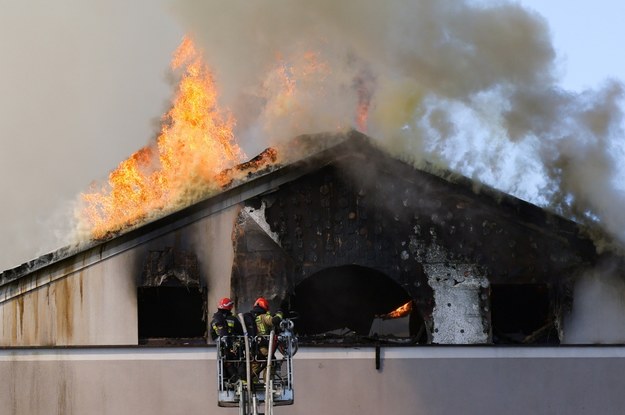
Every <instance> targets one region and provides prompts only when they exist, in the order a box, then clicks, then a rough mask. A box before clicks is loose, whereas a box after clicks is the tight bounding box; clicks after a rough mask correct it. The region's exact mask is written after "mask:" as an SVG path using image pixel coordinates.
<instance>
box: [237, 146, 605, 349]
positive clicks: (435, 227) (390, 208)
mask: <svg viewBox="0 0 625 415" xmlns="http://www.w3.org/2000/svg"><path fill="white" fill-rule="evenodd" d="M352 150H354V149H352ZM347 154H348V155H347V156H343V157H336V159H335V160H334V161H333V162H331V163H327V164H326V165H325V166H324V167H322V168H320V169H318V170H316V171H313V172H312V173H309V174H307V175H305V176H303V177H301V178H299V179H297V180H294V181H292V182H289V183H286V184H284V185H282V186H281V187H279V188H277V189H275V190H274V191H272V192H268V193H265V194H263V195H261V196H258V197H255V198H253V199H250V200H248V201H246V202H245V208H244V209H242V210H241V213H240V215H239V221H238V223H237V225H236V229H235V232H234V234H233V239H234V247H235V264H234V267H233V275H232V287H233V292H234V293H235V295H236V296H237V300H238V304H249V302H250V301H252V298H253V297H254V296H255V295H257V293H262V294H263V295H265V296H267V297H268V298H270V299H271V301H272V305H274V306H275V307H278V306H289V303H290V302H292V301H293V298H294V297H293V296H294V293H295V292H297V287H298V286H299V285H300V284H301V283H302V282H303V281H305V280H307V279H308V278H315V276H316V275H321V274H322V273H324V272H326V271H327V270H329V269H337V268H340V267H361V268H358V269H359V270H371V272H375V273H381V274H383V275H384V276H386V277H387V278H388V280H389V282H391V283H393V284H396V285H398V286H400V287H401V288H402V289H403V290H404V291H405V292H406V293H407V295H408V296H409V298H411V299H412V300H413V301H414V303H415V305H416V309H417V311H418V315H419V318H420V319H421V321H422V322H424V323H425V326H426V329H427V333H428V341H429V342H434V343H448V344H470V343H489V342H491V341H492V333H491V315H490V308H489V307H490V303H489V287H490V284H492V283H498V284H528V283H544V284H546V285H547V286H548V287H551V288H553V293H552V296H553V298H554V301H553V303H552V310H551V316H552V317H553V319H555V320H557V321H554V325H559V324H560V322H561V315H562V314H563V313H566V311H567V308H566V305H567V302H568V301H569V299H568V298H567V288H566V287H567V286H568V285H569V284H570V280H571V278H573V277H574V276H576V275H577V274H578V273H579V272H581V271H580V270H583V269H585V268H586V267H587V266H589V264H591V263H592V262H593V261H594V260H595V256H596V254H595V251H594V246H593V244H592V243H591V242H590V241H589V240H588V239H586V238H584V237H582V236H580V234H579V230H578V229H577V226H576V225H575V224H574V223H572V222H569V221H566V220H564V219H562V218H560V217H558V216H555V215H552V214H549V213H548V212H545V211H544V210H541V209H539V208H537V207H536V206H533V205H530V204H528V203H525V202H523V201H520V200H518V199H514V198H512V197H508V196H506V195H502V194H497V193H496V192H494V191H488V189H483V190H482V191H481V192H475V191H474V190H473V189H472V186H471V183H470V182H469V181H468V180H464V179H454V180H447V179H443V178H441V177H439V176H437V175H433V174H430V173H427V172H424V171H420V170H416V169H414V167H413V166H410V165H408V164H405V163H403V162H401V161H399V160H396V159H393V158H390V157H388V156H386V155H384V154H383V153H381V152H379V151H378V150H376V149H373V148H370V147H369V146H359V147H358V150H357V151H351V152H348V153H347ZM463 180H464V181H463ZM363 281H364V280H363ZM569 294H570V293H569ZM298 295H300V296H301V295H305V293H299V294H298ZM327 295H328V296H333V297H332V298H326V299H324V300H319V302H320V303H323V301H341V296H343V297H344V298H345V296H349V295H350V293H349V292H341V293H331V292H330V293H328V294H327ZM377 295H378V297H379V296H383V293H381V292H378V293H377ZM298 311H300V312H304V313H306V312H310V313H314V312H319V310H298ZM388 311H390V310H388ZM550 318H551V317H550Z"/></svg>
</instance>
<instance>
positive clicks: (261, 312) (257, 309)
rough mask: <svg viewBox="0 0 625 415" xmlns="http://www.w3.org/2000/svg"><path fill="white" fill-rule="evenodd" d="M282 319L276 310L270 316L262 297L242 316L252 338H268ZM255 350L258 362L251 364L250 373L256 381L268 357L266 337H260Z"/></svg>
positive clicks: (267, 306) (278, 326)
mask: <svg viewBox="0 0 625 415" xmlns="http://www.w3.org/2000/svg"><path fill="white" fill-rule="evenodd" d="M282 319H283V314H282V311H280V310H278V312H276V313H275V314H272V313H271V311H270V310H269V302H268V301H267V300H266V299H265V298H264V297H258V298H257V299H256V301H255V302H254V307H252V309H251V310H250V312H249V313H246V315H245V316H244V320H245V325H246V327H247V330H248V333H249V334H251V335H254V336H268V335H269V334H270V333H271V329H272V328H274V329H275V330H276V331H277V330H278V329H279V328H280V322H281V321H282ZM257 348H258V349H257V350H258V352H257V354H256V358H257V359H258V360H259V361H260V362H254V363H253V364H252V372H253V375H254V377H255V378H257V379H258V376H259V375H260V372H261V371H262V370H263V368H264V367H265V364H264V363H263V362H264V361H266V360H267V356H268V355H269V340H268V339H267V338H266V337H261V338H260V340H259V341H258V343H257Z"/></svg>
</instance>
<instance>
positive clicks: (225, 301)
mask: <svg viewBox="0 0 625 415" xmlns="http://www.w3.org/2000/svg"><path fill="white" fill-rule="evenodd" d="M233 306H234V301H232V300H231V299H229V298H228V297H224V298H222V299H221V300H219V305H218V306H217V308H219V309H221V310H232V307H233Z"/></svg>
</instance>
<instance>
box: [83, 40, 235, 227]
mask: <svg viewBox="0 0 625 415" xmlns="http://www.w3.org/2000/svg"><path fill="white" fill-rule="evenodd" d="M171 65H172V70H180V71H181V72H182V76H181V80H180V83H179V86H178V91H177V94H176V97H175V99H174V103H173V106H172V108H171V109H170V110H169V111H168V112H167V113H166V114H165V115H164V116H163V123H162V128H161V132H160V134H159V136H158V138H157V140H156V146H150V147H145V148H142V149H141V150H139V151H137V152H136V153H134V154H133V155H132V156H130V157H129V158H128V159H126V160H124V161H123V162H122V163H120V165H119V166H118V167H117V168H116V169H115V170H114V171H112V172H111V173H110V174H109V177H108V185H105V186H102V187H101V188H100V189H95V190H93V191H92V192H91V193H84V194H82V195H81V199H82V202H83V204H82V209H81V211H80V212H79V213H78V215H79V220H81V222H82V223H83V224H84V225H85V226H86V227H87V228H88V229H89V231H90V234H91V237H93V238H96V239H98V238H102V237H105V236H106V235H108V234H109V233H112V232H116V231H118V230H120V229H123V228H125V227H127V226H130V225H132V224H135V223H137V222H140V221H142V220H144V219H145V218H147V217H148V216H149V215H151V214H154V212H164V211H165V212H166V211H168V210H170V209H172V208H175V207H178V206H180V205H182V204H185V203H189V202H191V201H193V200H196V199H197V198H199V197H202V196H205V195H207V194H208V193H209V192H210V191H212V190H214V189H216V188H218V187H219V186H220V185H222V184H223V183H221V182H220V179H219V178H218V177H217V175H218V173H219V172H221V171H222V170H224V169H226V168H228V167H231V166H232V165H234V164H237V163H238V162H240V161H241V160H242V159H243V157H244V154H243V152H242V150H241V149H240V147H239V146H238V145H237V144H236V143H235V138H234V134H233V128H234V124H235V122H234V119H233V117H232V116H231V115H230V114H228V113H225V112H223V111H221V110H220V109H219V108H218V107H217V92H216V89H215V84H214V80H213V76H212V74H211V72H210V70H209V69H208V67H207V66H206V65H205V64H204V62H203V60H202V55H201V54H200V53H199V52H198V50H197V49H196V48H195V45H194V44H193V42H192V40H191V39H190V38H189V37H185V38H184V39H183V41H182V43H181V45H180V46H179V47H178V49H177V50H176V52H175V53H174V57H173V59H172V64H171Z"/></svg>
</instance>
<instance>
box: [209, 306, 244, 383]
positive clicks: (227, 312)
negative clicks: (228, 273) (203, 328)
mask: <svg viewBox="0 0 625 415" xmlns="http://www.w3.org/2000/svg"><path fill="white" fill-rule="evenodd" d="M232 307H234V301H232V300H231V299H230V298H227V297H224V298H222V299H221V300H220V301H219V304H218V305H217V311H216V312H215V314H213V320H212V321H211V338H212V339H213V341H215V340H217V339H219V340H220V344H219V345H218V347H221V351H222V355H223V356H224V357H225V358H226V362H225V365H224V371H225V374H226V376H227V377H228V379H230V380H231V381H233V382H234V381H236V378H237V377H240V375H241V373H240V372H241V370H240V365H239V364H237V363H234V362H232V360H236V359H238V352H239V351H240V350H241V347H240V344H239V342H238V339H237V338H236V336H242V335H243V327H242V326H241V323H240V322H239V320H237V318H236V317H235V316H234V315H233V314H232ZM228 360H231V361H230V362H228Z"/></svg>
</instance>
